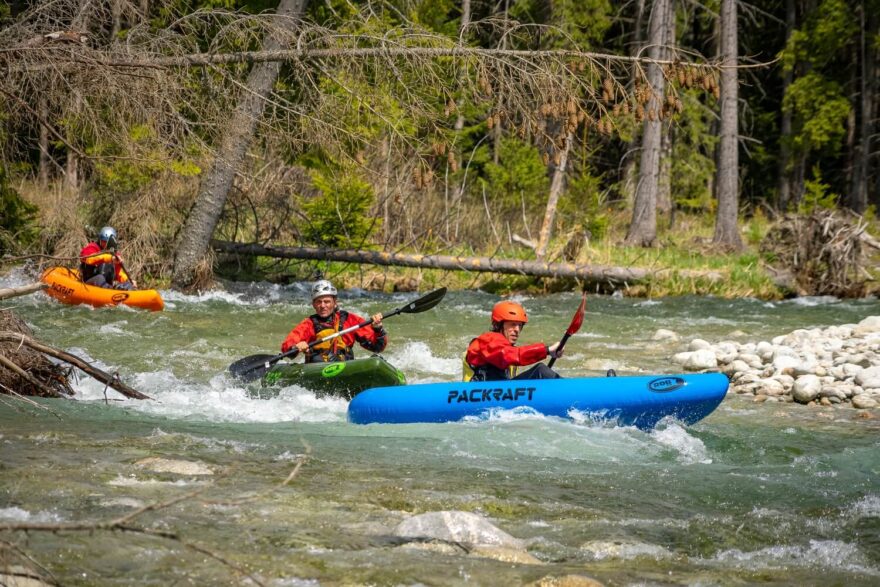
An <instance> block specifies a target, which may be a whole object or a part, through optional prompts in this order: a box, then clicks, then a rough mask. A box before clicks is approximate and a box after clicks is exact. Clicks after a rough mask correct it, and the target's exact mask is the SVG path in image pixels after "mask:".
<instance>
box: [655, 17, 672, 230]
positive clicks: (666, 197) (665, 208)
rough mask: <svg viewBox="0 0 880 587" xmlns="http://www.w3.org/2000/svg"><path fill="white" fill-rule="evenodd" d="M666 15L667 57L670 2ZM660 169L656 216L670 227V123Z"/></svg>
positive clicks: (662, 129) (662, 144)
mask: <svg viewBox="0 0 880 587" xmlns="http://www.w3.org/2000/svg"><path fill="white" fill-rule="evenodd" d="M667 9H668V13H667V15H666V45H667V47H668V49H667V56H668V55H669V53H671V51H672V47H674V46H675V44H676V43H675V7H674V6H673V3H672V2H670V3H669V6H668V8H667ZM660 132H661V137H660V169H659V171H658V180H657V214H658V216H660V217H661V218H668V220H669V226H670V227H671V226H672V206H673V203H672V141H673V135H672V123H662V124H661V125H660Z"/></svg>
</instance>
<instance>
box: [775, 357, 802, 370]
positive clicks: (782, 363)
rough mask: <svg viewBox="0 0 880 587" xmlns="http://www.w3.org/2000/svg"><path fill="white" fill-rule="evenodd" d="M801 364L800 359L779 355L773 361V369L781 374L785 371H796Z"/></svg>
mask: <svg viewBox="0 0 880 587" xmlns="http://www.w3.org/2000/svg"><path fill="white" fill-rule="evenodd" d="M800 364H801V360H800V359H798V358H797V357H792V356H790V355H778V356H776V357H774V359H773V368H774V369H776V371H777V372H781V371H783V370H784V369H794V368H795V367H797V366H798V365H800Z"/></svg>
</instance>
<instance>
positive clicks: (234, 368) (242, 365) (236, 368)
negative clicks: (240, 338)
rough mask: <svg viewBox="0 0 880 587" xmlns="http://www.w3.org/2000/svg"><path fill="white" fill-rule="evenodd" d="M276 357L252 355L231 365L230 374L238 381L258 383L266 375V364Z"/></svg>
mask: <svg viewBox="0 0 880 587" xmlns="http://www.w3.org/2000/svg"><path fill="white" fill-rule="evenodd" d="M275 356H276V355H251V356H249V357H245V358H243V359H239V360H237V361H236V362H234V363H233V364H231V365H229V373H230V374H232V376H233V377H235V378H237V379H243V380H244V381H256V380H257V379H259V378H261V377H262V376H263V375H265V374H266V371H268V369H266V362H267V361H269V360H270V359H274V358H275Z"/></svg>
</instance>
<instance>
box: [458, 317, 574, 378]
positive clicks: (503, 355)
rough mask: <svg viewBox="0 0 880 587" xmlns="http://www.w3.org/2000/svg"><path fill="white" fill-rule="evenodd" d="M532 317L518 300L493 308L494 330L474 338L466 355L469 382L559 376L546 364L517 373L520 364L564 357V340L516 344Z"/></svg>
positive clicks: (465, 367)
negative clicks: (549, 343)
mask: <svg viewBox="0 0 880 587" xmlns="http://www.w3.org/2000/svg"><path fill="white" fill-rule="evenodd" d="M528 321H529V317H528V316H527V315H526V311H525V309H523V307H522V306H521V305H519V304H517V303H516V302H508V301H504V302H498V303H497V304H495V307H494V308H492V330H491V331H490V332H484V333H483V334H481V335H480V336H478V337H477V338H475V339H474V340H472V341H471V344H470V345H468V349H467V353H466V354H465V357H464V380H465V381H501V380H505V379H558V378H559V374H558V373H556V372H555V371H553V369H551V368H550V367H548V366H547V365H546V364H544V363H538V364H537V365H535V366H534V367H532V368H531V369H528V370H526V371H524V372H522V373H520V374H517V372H516V368H517V367H524V366H526V365H531V364H532V363H536V362H538V361H543V360H544V359H545V358H547V357H548V356H549V357H553V358H559V357H561V356H562V349H561V348H559V345H560V343H559V342H556V343H553V344H552V345H550V346H547V345H546V344H544V343H543V342H538V343H535V344H528V345H525V346H521V347H518V346H516V341H517V340H518V339H519V335H520V333H521V332H522V329H523V328H525V325H526V323H527V322H528Z"/></svg>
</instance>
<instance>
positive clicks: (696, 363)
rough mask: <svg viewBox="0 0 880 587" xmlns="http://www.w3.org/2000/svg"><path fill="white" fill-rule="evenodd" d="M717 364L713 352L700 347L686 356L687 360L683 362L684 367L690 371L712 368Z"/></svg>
mask: <svg viewBox="0 0 880 587" xmlns="http://www.w3.org/2000/svg"><path fill="white" fill-rule="evenodd" d="M717 366H718V360H717V359H716V358H715V353H713V352H712V351H711V350H710V349H702V350H699V351H694V352H692V353H691V355H690V357H688V360H687V362H686V363H685V364H684V368H685V369H690V370H692V371H699V370H700V369H714V368H715V367H717Z"/></svg>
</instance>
